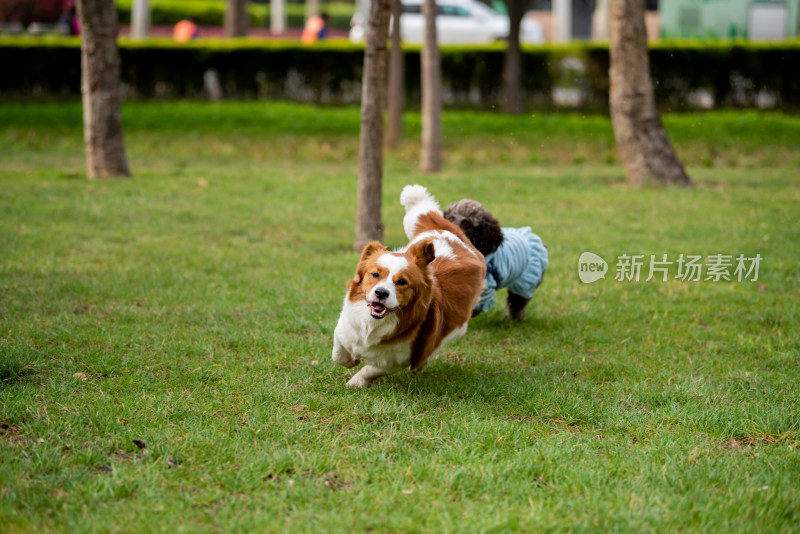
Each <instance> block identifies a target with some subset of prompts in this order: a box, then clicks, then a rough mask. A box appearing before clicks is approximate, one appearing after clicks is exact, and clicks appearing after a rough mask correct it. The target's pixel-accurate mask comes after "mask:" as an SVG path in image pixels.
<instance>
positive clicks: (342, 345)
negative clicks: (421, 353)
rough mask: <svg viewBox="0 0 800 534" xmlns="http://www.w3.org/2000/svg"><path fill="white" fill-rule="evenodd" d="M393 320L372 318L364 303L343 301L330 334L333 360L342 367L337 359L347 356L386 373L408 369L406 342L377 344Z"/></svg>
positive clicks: (394, 323) (408, 345)
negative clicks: (332, 342) (331, 335)
mask: <svg viewBox="0 0 800 534" xmlns="http://www.w3.org/2000/svg"><path fill="white" fill-rule="evenodd" d="M397 321H398V319H397V317H396V316H394V315H390V316H388V317H386V318H384V319H374V318H372V316H371V315H370V313H369V310H368V309H367V303H366V302H365V301H359V302H356V303H353V302H350V301H349V300H348V299H345V301H344V306H343V307H342V313H341V315H340V316H339V323H338V324H337V325H336V330H335V331H334V333H333V340H334V353H333V359H334V361H337V363H342V364H344V363H345V362H344V361H340V360H343V359H347V356H349V359H350V360H361V361H363V362H364V363H365V364H367V365H371V366H373V367H377V368H380V369H383V370H385V371H387V372H388V373H392V372H395V371H399V370H400V369H402V368H404V367H408V365H409V362H410V360H411V344H410V343H392V344H383V345H382V344H380V341H381V339H383V338H384V337H386V336H387V335H389V334H391V333H392V331H394V329H395V327H396V326H397ZM342 349H343V351H342ZM337 352H338V354H337Z"/></svg>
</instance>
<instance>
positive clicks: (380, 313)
mask: <svg viewBox="0 0 800 534" xmlns="http://www.w3.org/2000/svg"><path fill="white" fill-rule="evenodd" d="M367 308H369V314H370V315H372V317H373V318H374V319H383V318H384V317H386V316H387V315H391V314H393V313H394V312H396V311H397V310H398V309H399V308H400V306H398V307H397V308H387V307H386V306H384V305H383V304H381V303H380V302H367Z"/></svg>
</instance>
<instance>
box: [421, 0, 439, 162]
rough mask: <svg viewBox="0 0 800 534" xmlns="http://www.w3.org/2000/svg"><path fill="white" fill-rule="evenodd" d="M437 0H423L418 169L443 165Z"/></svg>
mask: <svg viewBox="0 0 800 534" xmlns="http://www.w3.org/2000/svg"><path fill="white" fill-rule="evenodd" d="M436 10H437V9H436V0H424V2H423V4H422V14H423V15H424V16H425V39H424V42H423V45H422V58H421V66H422V73H421V74H422V150H421V155H420V156H421V157H420V170H422V172H438V171H439V170H440V169H441V168H442V68H441V60H440V58H439V43H438V41H437V38H436Z"/></svg>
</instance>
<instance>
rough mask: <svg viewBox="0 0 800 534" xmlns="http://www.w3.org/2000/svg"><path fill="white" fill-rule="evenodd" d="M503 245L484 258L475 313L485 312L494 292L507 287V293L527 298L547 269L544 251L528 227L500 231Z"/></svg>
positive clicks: (531, 294) (490, 306)
mask: <svg viewBox="0 0 800 534" xmlns="http://www.w3.org/2000/svg"><path fill="white" fill-rule="evenodd" d="M501 231H502V232H503V244H502V245H500V248H498V249H497V250H496V251H494V252H492V253H491V254H489V255H487V256H486V287H484V288H483V293H481V298H480V300H479V301H478V304H476V305H475V309H476V310H478V311H482V312H485V311H489V310H490V309H492V307H493V306H494V292H495V291H497V290H498V289H501V288H503V287H507V288H508V290H509V291H510V292H511V293H514V294H515V295H519V296H521V297H525V298H528V299H529V298H531V297H532V296H533V292H534V291H535V290H536V287H537V286H538V285H539V282H541V281H542V276H543V275H544V270H545V268H546V267H547V261H548V258H547V249H546V248H545V246H544V245H543V244H542V240H541V238H539V236H538V235H536V234H534V233H533V232H532V231H531V229H530V227H529V226H525V227H524V228H501Z"/></svg>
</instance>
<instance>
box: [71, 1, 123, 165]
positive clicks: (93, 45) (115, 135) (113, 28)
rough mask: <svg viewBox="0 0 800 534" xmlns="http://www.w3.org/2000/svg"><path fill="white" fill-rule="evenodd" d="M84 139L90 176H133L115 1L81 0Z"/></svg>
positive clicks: (79, 4) (79, 10)
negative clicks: (125, 132)
mask: <svg viewBox="0 0 800 534" xmlns="http://www.w3.org/2000/svg"><path fill="white" fill-rule="evenodd" d="M77 9H78V18H79V20H80V25H81V94H82V96H83V140H84V145H85V147H86V168H87V174H88V176H89V178H111V177H126V176H130V175H131V172H130V170H129V169H128V158H127V157H126V155H125V143H124V140H123V135H122V109H121V100H122V97H121V94H120V83H119V74H120V62H119V50H118V49H117V10H116V8H115V6H114V0H78V3H77Z"/></svg>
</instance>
